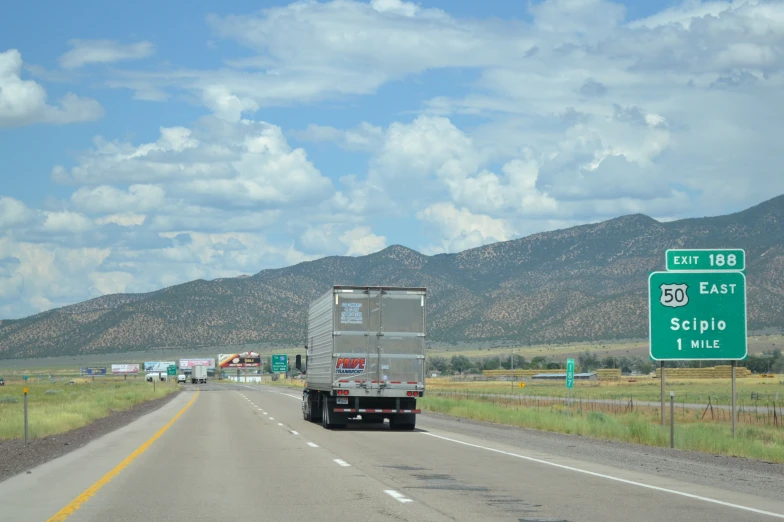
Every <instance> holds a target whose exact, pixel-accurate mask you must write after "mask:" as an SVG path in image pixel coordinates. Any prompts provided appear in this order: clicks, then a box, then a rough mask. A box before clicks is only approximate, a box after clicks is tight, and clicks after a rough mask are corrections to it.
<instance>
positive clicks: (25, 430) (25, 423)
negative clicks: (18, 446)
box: [24, 388, 27, 444]
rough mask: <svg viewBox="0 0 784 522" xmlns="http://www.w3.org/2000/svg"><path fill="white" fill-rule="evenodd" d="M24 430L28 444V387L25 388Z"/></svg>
mask: <svg viewBox="0 0 784 522" xmlns="http://www.w3.org/2000/svg"><path fill="white" fill-rule="evenodd" d="M24 432H25V444H27V388H24Z"/></svg>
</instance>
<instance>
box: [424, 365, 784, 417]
mask: <svg viewBox="0 0 784 522" xmlns="http://www.w3.org/2000/svg"><path fill="white" fill-rule="evenodd" d="M521 380H522V379H517V380H516V381H514V382H512V381H497V380H493V381H460V380H453V379H452V378H430V379H428V380H427V388H428V391H429V392H431V393H434V392H437V393H439V394H442V395H444V396H448V395H449V394H450V393H451V394H458V395H459V396H461V397H463V396H466V398H470V397H471V396H477V397H478V396H482V395H488V394H490V395H512V396H515V397H527V396H531V397H557V398H563V399H565V398H566V395H567V393H566V388H565V386H564V382H563V380H560V381H555V382H553V381H539V382H537V381H535V380H531V379H525V381H526V382H525V387H524V388H521V387H520V382H521ZM630 381H631V382H630ZM665 387H666V391H667V394H668V397H669V392H670V391H673V392H675V402H676V404H700V405H705V406H707V405H708V402H709V401H710V403H711V404H712V405H713V406H714V407H716V406H719V405H722V406H728V405H729V404H730V401H731V396H732V388H731V382H730V379H667V378H666V370H665ZM736 388H737V393H738V405H739V406H743V407H744V408H754V407H755V406H772V405H773V402H774V401H775V402H776V404H777V405H778V406H784V376H776V377H774V378H762V377H760V376H759V375H755V376H753V377H749V378H743V379H737V382H736ZM660 393H661V382H660V381H659V379H655V378H651V377H649V376H634V377H629V376H624V377H623V378H622V379H621V380H620V381H575V387H574V388H573V389H572V391H571V397H572V399H573V400H584V401H591V400H614V401H618V402H623V403H626V402H629V401H630V400H632V401H653V402H656V401H659V400H660ZM668 400H669V399H668Z"/></svg>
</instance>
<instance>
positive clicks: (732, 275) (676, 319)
mask: <svg viewBox="0 0 784 522" xmlns="http://www.w3.org/2000/svg"><path fill="white" fill-rule="evenodd" d="M648 301H649V302H648V313H649V318H648V319H649V329H650V330H649V336H650V356H651V359H652V360H654V361H674V360H678V361H690V360H698V359H708V360H721V361H732V360H742V359H745V358H746V356H747V354H748V347H747V344H746V276H745V275H744V274H743V273H742V272H729V271H728V272H653V273H652V274H651V275H650V277H649V278H648Z"/></svg>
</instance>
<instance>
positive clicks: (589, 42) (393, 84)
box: [0, 0, 784, 318]
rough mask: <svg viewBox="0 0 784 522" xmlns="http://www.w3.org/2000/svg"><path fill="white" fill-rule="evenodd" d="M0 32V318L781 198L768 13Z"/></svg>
mask: <svg viewBox="0 0 784 522" xmlns="http://www.w3.org/2000/svg"><path fill="white" fill-rule="evenodd" d="M6 13H7V15H8V16H5V17H3V18H2V19H0V179H1V180H2V183H0V318H16V317H22V316H25V315H28V314H32V313H37V312H40V311H43V310H47V309H50V308H52V307H57V306H63V305H67V304H71V303H74V302H78V301H81V300H84V299H88V298H91V297H96V296H99V295H103V294H106V293H115V292H140V291H150V290H154V289H157V288H161V287H163V286H168V285H171V284H175V283H180V282H184V281H188V280H191V279H195V278H206V279H212V278H216V277H232V276H236V275H240V274H251V273H255V272H258V271H259V270H262V269H264V268H274V267H280V266H286V265H290V264H294V263H297V262H300V261H303V260H309V259H315V258H319V257H322V256H325V255H364V254H367V253H371V252H374V251H377V250H380V249H382V248H385V247H386V246H389V245H391V244H403V245H406V246H408V247H411V248H414V249H417V250H420V251H422V252H424V253H427V254H435V253H440V252H457V251H461V250H464V249H467V248H472V247H476V246H480V245H484V244H488V243H493V242H496V241H505V240H510V239H514V238H518V237H522V236H525V235H528V234H531V233H535V232H540V231H544V230H553V229H557V228H565V227H569V226H573V225H577V224H582V223H587V222H596V221H600V220H604V219H608V218H612V217H616V216H619V215H624V214H629V213H636V212H642V213H645V214H648V215H651V216H653V217H655V218H657V219H661V220H671V219H679V218H684V217H692V216H703V215H716V214H723V213H728V212H734V211H738V210H741V209H743V208H747V207H749V206H751V205H754V204H757V203H759V202H761V201H763V200H765V199H768V198H770V197H773V196H776V195H778V194H781V193H783V192H784V176H782V175H781V174H780V169H779V167H778V165H780V164H781V160H782V152H781V147H780V143H781V139H782V127H781V125H780V122H781V121H782V116H784V114H782V113H784V103H783V102H784V100H782V98H784V94H782V93H784V89H782V83H784V82H783V80H784V76H783V75H782V65H783V64H784V61H783V60H784V58H783V57H782V48H781V46H780V42H781V41H782V37H783V36H784V22H782V20H784V7H782V4H781V2H766V1H748V2H747V1H735V2H700V1H697V0H689V1H686V2H677V1H666V2H665V1H644V2H642V1H637V2H626V3H619V2H610V1H607V0H546V1H541V0H537V1H535V2H533V1H532V2H522V1H515V2H512V1H508V0H506V1H502V0H486V1H484V2H473V1H467V0H454V1H424V0H423V1H421V2H418V3H411V2H404V1H402V0H372V1H371V0H367V1H361V2H359V1H352V0H338V1H332V2H311V1H305V2H294V3H292V2H286V1H275V2H262V3H260V2H249V1H237V2H222V3H219V4H218V3H215V2H209V3H208V2H204V1H192V2H160V1H158V2H151V1H147V0H141V1H137V2H134V3H129V4H118V3H111V2H87V1H82V2H70V3H67V4H64V3H61V2H60V3H57V2H49V3H48V5H46V6H45V7H42V5H41V4H36V5H33V4H31V3H27V4H25V3H16V4H14V6H13V7H12V8H10V9H7V10H6Z"/></svg>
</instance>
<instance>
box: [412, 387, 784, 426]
mask: <svg viewBox="0 0 784 522" xmlns="http://www.w3.org/2000/svg"><path fill="white" fill-rule="evenodd" d="M427 396H430V397H442V398H448V399H453V400H457V401H464V400H475V401H481V402H487V403H491V404H494V405H498V406H504V407H511V408H533V409H536V410H540V409H552V408H553V407H559V408H560V407H566V406H568V405H569V404H570V407H571V408H572V409H573V410H574V411H575V412H577V413H582V412H602V413H610V414H614V415H622V414H626V413H633V412H639V413H647V414H654V413H655V414H656V415H657V416H658V415H659V414H660V406H657V405H653V404H652V403H651V401H640V400H638V399H635V398H634V397H633V396H623V395H618V396H615V397H612V398H606V397H603V398H593V397H590V396H578V397H571V398H570V399H568V398H567V397H543V396H538V395H523V394H520V395H517V394H516V395H503V394H490V393H480V392H470V391H446V390H429V391H428V392H427ZM687 401H688V399H687V396H686V397H683V399H682V400H681V401H679V402H677V403H676V405H675V409H676V411H675V413H676V415H677V416H678V418H679V420H680V421H691V422H696V421H700V422H731V421H732V398H731V397H722V396H718V395H709V396H708V399H707V402H706V403H705V404H704V405H702V404H695V403H689V402H687ZM736 405H737V410H736V413H737V419H736V420H737V422H738V423H743V424H748V425H756V426H771V427H775V428H780V429H781V428H784V418H783V417H782V415H784V401H780V400H776V399H774V398H772V397H769V398H765V397H762V396H757V398H756V399H754V400H752V401H750V402H746V401H745V400H744V399H740V400H738V401H737V403H736ZM665 409H669V398H667V400H666V402H665Z"/></svg>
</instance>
